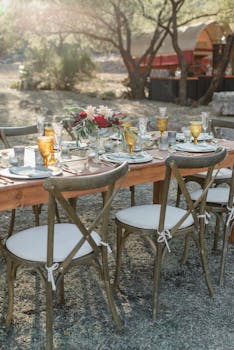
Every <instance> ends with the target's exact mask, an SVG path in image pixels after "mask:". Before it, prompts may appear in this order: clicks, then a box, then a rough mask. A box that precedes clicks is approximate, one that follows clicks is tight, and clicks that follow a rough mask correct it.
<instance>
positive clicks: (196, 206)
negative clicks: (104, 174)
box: [114, 149, 226, 319]
mask: <svg viewBox="0 0 234 350" xmlns="http://www.w3.org/2000/svg"><path fill="white" fill-rule="evenodd" d="M225 156H226V150H225V149H220V150H218V151H217V152H216V153H213V154H209V155H204V156H203V157H201V156H197V157H193V158H191V157H186V156H181V155H174V154H173V155H171V156H170V157H169V158H167V160H166V173H165V179H164V187H163V198H162V204H161V205H160V204H150V205H140V206H135V207H130V208H127V209H123V210H121V211H119V212H117V214H116V224H117V257H116V272H115V282H114V284H115V287H117V285H118V280H119V275H120V265H121V255H122V250H123V247H124V243H125V240H126V238H127V237H129V235H131V234H133V233H135V234H139V233H140V234H141V235H143V236H144V237H145V238H146V239H147V240H148V241H149V242H150V244H151V246H152V247H153V249H154V252H155V260H154V281H153V318H154V319H156V315H157V311H158V300H159V282H160V273H161V267H162V259H163V255H164V253H165V251H166V250H167V249H168V250H169V251H170V247H169V240H172V239H174V238H176V237H177V236H181V235H183V236H184V237H185V238H187V239H185V242H186V244H185V248H184V255H183V259H182V260H183V261H184V262H185V261H186V259H187V255H188V241H189V238H190V237H192V238H193V239H194V240H195V241H196V243H197V245H198V247H199V251H200V254H201V261H202V267H203V270H204V274H205V280H206V284H207V287H208V290H209V294H210V295H213V288H212V285H211V282H210V279H209V274H208V267H207V262H206V253H205V243H204V231H205V216H206V213H205V204H206V193H207V191H208V188H209V187H210V186H211V185H212V183H213V181H214V180H213V179H212V177H211V175H212V171H213V169H214V166H215V165H216V164H218V163H219V162H221V161H222V160H223V159H224V157H225ZM185 168H187V169H188V168H195V169H196V168H197V169H198V168H199V169H200V168H206V169H207V168H208V171H207V176H206V180H205V186H204V189H203V191H202V193H201V195H200V196H199V198H198V199H197V200H196V201H195V202H193V201H192V199H191V198H190V194H189V191H188V189H187V187H186V184H185V182H184V178H183V176H182V175H181V172H180V171H181V169H185ZM172 175H173V176H174V178H175V179H176V180H177V182H178V185H179V187H180V189H181V192H182V193H183V195H184V196H185V199H186V202H187V209H186V210H185V209H181V208H177V207H172V206H170V205H168V193H169V184H170V179H171V176H172ZM195 233H197V234H195Z"/></svg>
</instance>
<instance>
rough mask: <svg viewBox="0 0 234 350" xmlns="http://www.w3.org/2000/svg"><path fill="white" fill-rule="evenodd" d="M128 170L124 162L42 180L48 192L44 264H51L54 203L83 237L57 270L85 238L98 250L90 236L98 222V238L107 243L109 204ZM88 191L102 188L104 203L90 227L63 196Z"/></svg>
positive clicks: (69, 260) (71, 256)
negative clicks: (92, 172) (96, 170)
mask: <svg viewBox="0 0 234 350" xmlns="http://www.w3.org/2000/svg"><path fill="white" fill-rule="evenodd" d="M127 172H128V163H127V162H125V163H123V164H121V165H119V166H117V167H116V168H114V169H112V170H110V171H108V172H105V173H101V174H97V175H89V176H78V177H71V178H55V177H53V178H49V179H47V180H46V181H45V182H44V188H45V189H46V190H47V191H48V192H49V201H48V247H47V266H51V265H52V264H53V239H54V224H55V206H56V203H59V204H60V205H61V206H62V208H63V209H64V211H65V213H66V214H67V216H68V218H69V221H70V222H72V223H73V224H75V225H76V226H77V228H78V229H79V230H80V232H81V233H82V236H83V237H82V239H81V240H80V241H79V243H78V244H77V245H76V246H75V247H74V249H73V250H72V252H70V254H69V255H68V256H67V257H66V258H65V260H64V261H63V263H62V264H61V270H60V271H64V270H65V269H66V268H67V267H68V266H69V264H70V262H71V260H72V258H73V257H74V255H75V254H76V253H77V251H78V250H79V249H80V247H81V246H82V244H84V243H85V241H87V242H88V243H89V244H90V246H91V247H92V249H93V251H94V252H98V251H100V248H99V247H98V246H97V244H96V243H95V241H94V240H93V238H92V236H91V232H92V231H93V229H94V228H95V227H96V225H97V224H100V226H101V227H100V229H99V235H100V236H101V240H102V241H103V242H107V234H108V221H109V210H110V206H111V203H112V201H113V199H114V197H115V195H116V194H117V192H118V190H119V188H120V186H121V184H122V181H123V180H124V178H125V176H126V175H127ZM116 182H118V184H116ZM87 190H91V191H92V192H95V190H96V191H99V192H101V191H105V196H104V199H105V200H104V206H103V207H102V208H101V209H100V212H99V213H97V215H96V217H95V218H93V221H92V224H90V226H89V227H87V225H84V224H83V222H82V220H81V219H80V217H79V215H78V213H77V211H76V210H75V208H74V207H73V206H72V204H71V203H70V202H69V200H68V199H66V198H65V196H64V193H66V194H68V193H69V192H70V193H72V192H75V191H80V192H81V193H82V191H87Z"/></svg>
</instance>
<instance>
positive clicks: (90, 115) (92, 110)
mask: <svg viewBox="0 0 234 350" xmlns="http://www.w3.org/2000/svg"><path fill="white" fill-rule="evenodd" d="M85 112H86V114H87V119H90V120H92V119H93V118H94V115H95V112H96V107H94V106H87V107H86V109H85Z"/></svg>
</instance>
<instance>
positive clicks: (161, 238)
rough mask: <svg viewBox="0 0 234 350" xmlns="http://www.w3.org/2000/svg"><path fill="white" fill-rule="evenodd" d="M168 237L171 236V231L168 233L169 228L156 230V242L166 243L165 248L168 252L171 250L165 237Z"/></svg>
mask: <svg viewBox="0 0 234 350" xmlns="http://www.w3.org/2000/svg"><path fill="white" fill-rule="evenodd" d="M170 238H171V233H170V231H169V230H163V231H161V232H159V231H158V239H157V242H158V243H163V242H164V243H165V244H166V247H167V250H168V251H169V253H170V252H171V249H170V247H169V244H168V241H167V239H170Z"/></svg>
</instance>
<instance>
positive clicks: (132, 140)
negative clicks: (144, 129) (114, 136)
mask: <svg viewBox="0 0 234 350" xmlns="http://www.w3.org/2000/svg"><path fill="white" fill-rule="evenodd" d="M137 131H138V130H137V128H135V127H130V128H125V129H124V136H125V140H126V143H127V145H128V147H129V153H130V154H133V149H134V146H135V144H136V143H137Z"/></svg>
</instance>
